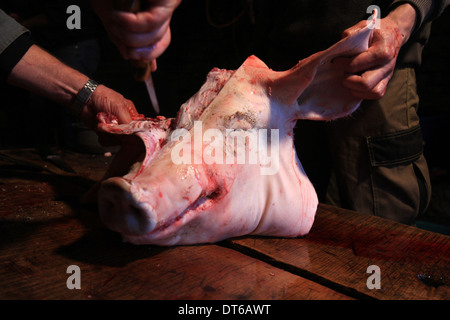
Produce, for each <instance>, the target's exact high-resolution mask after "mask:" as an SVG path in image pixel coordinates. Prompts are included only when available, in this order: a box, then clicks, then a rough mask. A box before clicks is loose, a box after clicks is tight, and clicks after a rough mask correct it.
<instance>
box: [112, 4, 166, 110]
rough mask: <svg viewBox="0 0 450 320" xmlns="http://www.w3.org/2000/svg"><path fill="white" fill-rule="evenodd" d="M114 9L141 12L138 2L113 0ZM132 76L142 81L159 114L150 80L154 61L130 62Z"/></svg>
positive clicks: (154, 68) (151, 80) (153, 87)
mask: <svg viewBox="0 0 450 320" xmlns="http://www.w3.org/2000/svg"><path fill="white" fill-rule="evenodd" d="M115 7H116V9H118V10H121V11H127V12H134V13H136V12H139V11H140V10H141V3H140V1H139V0H115ZM131 65H132V67H133V76H134V78H135V79H136V80H137V81H143V82H144V83H145V86H146V88H147V92H148V95H149V97H150V101H151V103H152V106H153V110H154V111H155V113H156V114H159V112H160V109H159V103H158V99H157V97H156V91H155V86H154V83H153V78H152V71H154V70H156V60H152V61H139V60H132V61H131Z"/></svg>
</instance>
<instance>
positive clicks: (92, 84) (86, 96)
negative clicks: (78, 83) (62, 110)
mask: <svg viewBox="0 0 450 320" xmlns="http://www.w3.org/2000/svg"><path fill="white" fill-rule="evenodd" d="M97 86H98V83H97V82H96V81H94V80H92V79H89V80H88V81H87V82H86V83H85V85H84V86H83V88H81V90H80V91H79V92H78V94H77V95H76V97H75V99H74V100H73V104H72V105H71V107H70V110H71V111H72V113H73V114H74V115H76V116H77V117H79V116H80V115H81V111H82V110H83V108H84V106H85V105H86V104H87V103H88V102H89V100H90V99H91V97H92V94H93V93H94V91H95V89H97Z"/></svg>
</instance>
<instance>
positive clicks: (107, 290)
mask: <svg viewBox="0 0 450 320" xmlns="http://www.w3.org/2000/svg"><path fill="white" fill-rule="evenodd" d="M22 155H23V154H22ZM16 156H17V155H16ZM83 157H84V156H80V155H78V156H77V158H71V159H68V161H70V162H71V165H74V167H77V163H78V164H79V166H78V167H77V169H78V170H79V169H82V168H83V163H84V164H86V163H88V162H84V161H83ZM28 159H30V158H28ZM33 161H36V163H37V164H42V163H41V162H39V161H40V160H38V159H35V160H33ZM7 166H8V170H9V171H8V172H10V173H11V175H10V176H9V178H8V177H6V178H2V180H1V182H2V184H0V203H1V204H2V205H1V206H0V299H349V297H348V296H346V295H345V294H341V293H339V292H336V291H334V290H332V289H329V288H327V287H325V286H323V285H320V284H317V283H315V282H314V281H311V280H308V279H304V278H302V277H300V276H298V275H294V274H292V273H290V272H288V271H285V270H282V269H280V268H277V267H275V266H272V265H270V264H268V263H265V262H263V261H260V260H258V259H255V258H252V257H249V256H247V255H245V254H242V253H240V252H237V251H235V250H232V249H229V248H225V247H222V246H219V245H203V246H202V245H199V246H185V247H173V248H160V247H155V246H134V245H131V244H127V243H123V242H122V241H121V239H120V237H119V236H118V235H117V234H115V233H113V232H110V231H108V230H106V229H105V228H104V227H103V226H102V224H101V222H100V221H99V219H98V215H97V214H96V210H95V209H92V208H90V207H86V206H81V205H80V204H79V203H78V199H79V197H80V196H81V195H82V194H83V193H84V192H85V191H86V190H85V189H84V188H83V187H82V186H81V185H80V184H79V183H78V182H77V181H76V180H74V178H78V177H76V176H73V175H70V174H68V175H66V174H62V175H58V174H53V173H49V172H40V171H27V170H26V169H25V168H23V167H14V168H12V167H9V165H7ZM90 166H92V167H95V166H96V164H95V163H94V164H90ZM97 167H99V166H98V165H97ZM3 169H4V168H3ZM0 170H2V167H0ZM99 171H100V170H99ZM30 174H31V175H30ZM71 265H76V266H78V267H79V268H80V273H81V278H80V281H81V289H72V290H70V289H68V287H67V284H66V281H67V279H68V278H69V277H70V276H71V274H68V273H67V272H66V271H67V268H68V267H69V266H71Z"/></svg>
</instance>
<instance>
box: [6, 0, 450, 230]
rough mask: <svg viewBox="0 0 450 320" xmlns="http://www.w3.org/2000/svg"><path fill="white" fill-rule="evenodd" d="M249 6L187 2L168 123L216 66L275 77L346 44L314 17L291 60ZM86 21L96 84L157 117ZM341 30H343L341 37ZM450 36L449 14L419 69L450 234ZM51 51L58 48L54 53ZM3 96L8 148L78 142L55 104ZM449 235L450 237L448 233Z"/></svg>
mask: <svg viewBox="0 0 450 320" xmlns="http://www.w3.org/2000/svg"><path fill="white" fill-rule="evenodd" d="M49 2H50V3H51V2H52V1H49ZM53 2H54V1H53ZM69 2H70V1H69ZM29 3H30V2H27V1H17V2H14V5H15V6H16V8H14V9H17V10H22V12H23V14H24V15H32V14H34V12H35V11H36V10H38V9H39V7H38V8H37V9H36V6H34V7H33V6H30V5H29ZM31 3H33V2H31ZM39 3H41V2H39ZM246 3H247V2H245V1H239V0H232V1H226V2H225V1H223V2H218V1H195V2H194V1H189V0H185V1H183V2H182V4H181V5H180V7H179V8H178V9H177V10H176V11H175V13H174V16H173V19H172V23H171V29H172V42H171V45H170V46H169V48H168V50H167V51H166V52H165V53H164V54H163V55H162V56H161V57H160V58H158V70H157V71H156V72H155V73H154V74H153V78H154V83H155V87H156V92H157V96H158V100H159V104H160V108H161V111H162V114H163V115H164V116H166V117H174V116H176V113H177V111H178V109H179V107H180V105H181V104H182V103H184V102H185V101H186V100H187V99H189V98H190V97H191V96H192V95H193V94H194V93H195V92H196V91H197V90H198V89H199V88H200V86H201V85H202V84H203V82H204V81H205V77H206V74H207V73H208V71H209V70H211V69H212V68H213V67H219V68H226V69H236V68H238V67H239V65H240V64H241V63H242V62H243V61H244V60H245V58H246V57H247V56H249V55H250V54H256V55H257V56H258V57H260V58H261V59H262V60H263V61H265V62H266V63H267V64H268V65H269V67H271V68H273V69H274V70H283V69H287V68H290V67H292V66H293V65H294V64H295V62H296V61H298V60H300V59H302V58H305V57H307V56H308V55H310V54H312V53H314V52H317V51H319V50H323V49H325V48H327V47H328V46H329V45H331V44H333V43H334V42H336V41H337V40H339V39H338V38H334V37H331V36H330V37H318V36H315V31H317V32H319V33H320V32H323V31H324V30H332V29H333V28H334V25H333V21H330V24H325V25H320V26H317V24H314V17H311V25H310V27H309V28H305V29H304V33H305V34H304V35H303V37H302V38H303V39H308V40H307V42H303V43H299V44H298V46H299V47H301V48H302V50H300V51H298V52H300V54H299V55H300V56H297V55H298V54H296V56H291V52H292V50H289V48H286V47H278V46H277V45H276V43H277V42H276V41H277V39H276V36H274V35H273V34H271V33H270V28H271V27H272V24H273V23H275V21H273V20H274V19H275V18H273V19H270V18H269V19H268V18H267V16H264V14H263V12H262V10H261V11H258V7H257V6H256V7H255V8H256V9H255V10H256V11H252V10H253V9H250V8H249V7H248V6H246ZM310 3H311V2H310ZM0 4H1V5H2V8H4V10H5V7H8V5H7V1H0ZM9 6H12V4H9ZM17 6H18V7H17ZM317 6H319V7H318V10H317V12H320V10H324V8H323V7H321V5H320V2H317ZM266 9H267V8H266ZM274 10H276V8H275V9H274ZM343 10H346V9H345V8H343ZM5 11H6V10H5ZM82 15H83V18H82V19H86V17H87V16H89V17H90V18H89V19H91V20H90V21H89V26H90V28H91V27H93V28H94V29H95V30H94V32H95V36H96V38H97V39H98V41H99V44H100V49H101V51H100V58H101V59H100V61H99V63H98V66H97V70H96V72H95V73H94V75H93V78H94V79H96V80H97V81H98V82H100V83H102V84H104V85H106V86H108V87H110V88H112V89H114V90H116V91H118V92H120V93H122V94H123V95H124V96H125V97H127V98H129V99H131V100H132V101H133V102H134V103H135V105H136V107H137V109H138V111H139V112H140V113H143V114H145V115H146V116H149V117H154V116H155V114H154V113H153V110H152V107H151V103H150V100H149V98H148V96H147V92H146V90H145V86H144V84H143V83H140V82H136V81H135V80H134V79H133V77H132V72H131V68H130V65H129V62H128V61H125V60H123V59H122V57H121V56H120V55H119V53H118V51H117V49H116V48H115V46H114V45H113V44H112V43H111V41H110V40H109V38H108V37H107V35H106V33H105V31H104V29H103V27H102V25H101V23H100V22H99V21H98V19H97V18H96V17H95V16H94V15H90V14H88V13H86V10H85V9H83V11H82ZM272 16H273V17H277V12H273V13H272ZM361 18H363V16H362V17H361ZM279 22H280V21H278V23H279ZM281 22H282V21H281ZM57 23H61V24H64V25H61V27H60V28H65V19H62V20H61V21H59V22H57ZM84 23H85V20H82V28H83V26H86V24H84ZM306 25H307V24H306ZM351 25H352V24H351V23H349V24H348V26H351ZM56 30H62V29H58V28H56ZM84 31H86V29H84ZM90 31H92V30H91V29H90ZM332 31H335V30H332ZM341 31H343V30H340V31H339V32H341ZM334 33H335V32H334ZM32 34H33V35H34V37H35V39H36V41H37V42H38V44H39V41H43V40H42V38H39V35H42V32H41V33H40V32H39V31H37V32H33V33H32ZM449 35H450V11H449V10H447V11H445V12H444V14H443V15H442V16H441V17H440V18H439V19H437V20H436V21H435V22H434V24H433V29H432V35H431V38H430V40H429V43H428V45H427V46H426V48H425V50H424V53H423V64H422V66H421V67H420V68H419V69H418V70H417V78H418V90H419V95H420V98H421V100H420V106H419V113H420V116H421V121H422V126H423V133H424V139H425V143H426V144H425V153H426V157H427V161H428V163H429V167H430V172H431V176H432V182H433V199H432V203H431V205H430V209H429V212H428V213H427V215H426V216H425V217H424V218H423V220H424V223H428V222H432V223H437V224H439V225H441V226H447V227H450V183H449V181H450V178H449V177H450V173H449V172H450V170H449V169H450V168H449V167H450V165H449V164H450V159H449V156H448V153H449V152H448V151H449V149H450V148H449V145H450V143H449V141H450V134H449V132H450V131H449V128H450V94H449V90H450V77H449V75H448V70H450V41H449V39H450V37H449ZM64 38H65V37H64V35H60V36H59V37H58V39H54V41H55V45H56V44H58V43H60V42H62V39H64ZM50 43H51V40H50ZM268 43H270V44H271V45H268ZM47 44H48V40H47ZM51 49H52V47H51V46H50V47H49V50H51ZM296 49H298V48H296ZM50 52H51V51H50ZM280 52H281V54H280ZM276 57H281V58H278V59H277V58H276ZM269 61H270V64H269ZM0 90H1V91H0V149H9V148H24V147H27V148H28V147H38V148H40V147H42V146H43V145H45V147H49V146H50V147H56V148H71V147H72V146H73V142H71V141H65V140H64V139H62V138H61V137H62V134H61V125H60V121H59V120H58V119H59V118H58V115H59V112H57V111H56V110H59V109H60V107H59V106H56V105H54V104H53V103H52V102H50V101H47V102H45V103H44V104H45V106H46V108H45V109H36V107H35V105H34V104H33V103H32V101H34V99H36V97H35V96H33V95H31V94H29V93H28V92H25V91H23V90H21V89H18V88H14V87H11V86H8V85H2V86H1V87H0ZM444 232H448V229H447V230H444Z"/></svg>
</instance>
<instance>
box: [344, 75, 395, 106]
mask: <svg viewBox="0 0 450 320" xmlns="http://www.w3.org/2000/svg"><path fill="white" fill-rule="evenodd" d="M391 78H392V74H388V75H386V76H385V77H383V78H382V79H381V80H380V81H378V82H377V83H376V85H375V86H374V87H372V88H371V89H370V90H366V89H361V87H358V86H351V85H350V86H349V85H348V83H347V84H344V86H346V87H348V88H350V91H351V93H352V94H353V95H354V96H355V97H358V98H361V99H365V100H378V99H381V98H382V97H383V96H384V94H385V93H386V89H387V85H388V83H389V81H390V79H391Z"/></svg>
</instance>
